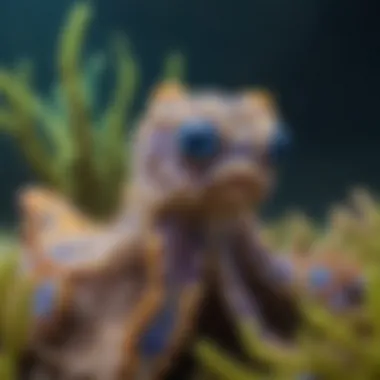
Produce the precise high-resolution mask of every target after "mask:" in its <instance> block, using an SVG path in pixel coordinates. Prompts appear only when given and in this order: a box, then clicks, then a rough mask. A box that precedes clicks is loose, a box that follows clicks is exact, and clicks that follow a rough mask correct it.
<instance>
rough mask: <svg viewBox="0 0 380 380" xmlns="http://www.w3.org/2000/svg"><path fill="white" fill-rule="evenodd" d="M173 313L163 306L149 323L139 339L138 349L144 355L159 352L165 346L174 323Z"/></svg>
mask: <svg viewBox="0 0 380 380" xmlns="http://www.w3.org/2000/svg"><path fill="white" fill-rule="evenodd" d="M175 322H176V321H175V313H174V311H173V309H172V308H171V307H165V308H164V309H163V310H162V311H161V312H160V313H159V314H158V315H157V316H156V318H155V320H154V321H153V322H152V324H151V325H150V327H149V329H148V331H146V332H145V334H144V335H143V336H142V338H141V340H140V349H141V351H142V352H143V354H144V355H146V356H155V355H158V354H160V353H161V352H162V351H163V350H164V349H165V347H166V345H167V343H168V341H169V338H170V335H171V333H172V331H173V327H174V325H175Z"/></svg>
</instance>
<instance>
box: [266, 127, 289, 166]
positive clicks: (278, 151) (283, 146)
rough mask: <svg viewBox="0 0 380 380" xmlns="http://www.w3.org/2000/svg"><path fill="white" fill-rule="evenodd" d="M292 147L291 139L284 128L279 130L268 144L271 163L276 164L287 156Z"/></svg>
mask: <svg viewBox="0 0 380 380" xmlns="http://www.w3.org/2000/svg"><path fill="white" fill-rule="evenodd" d="M291 146H292V137H291V135H290V133H289V132H288V131H287V130H286V129H285V128H279V130H278V132H277V133H276V134H275V136H274V137H273V139H272V141H271V142H270V144H269V148H268V155H269V159H270V161H271V162H274V163H278V162H279V161H281V160H282V159H283V158H284V157H286V156H287V154H288V153H289V151H290V149H291Z"/></svg>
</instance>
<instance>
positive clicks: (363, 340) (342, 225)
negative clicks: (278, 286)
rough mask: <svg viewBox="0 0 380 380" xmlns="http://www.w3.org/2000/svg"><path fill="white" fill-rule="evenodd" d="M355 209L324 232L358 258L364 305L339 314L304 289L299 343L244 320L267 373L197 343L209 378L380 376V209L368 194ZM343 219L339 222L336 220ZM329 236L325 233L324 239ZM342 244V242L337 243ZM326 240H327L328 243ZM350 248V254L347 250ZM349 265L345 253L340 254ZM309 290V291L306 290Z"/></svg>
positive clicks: (248, 341)
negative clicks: (275, 338) (265, 334)
mask: <svg viewBox="0 0 380 380" xmlns="http://www.w3.org/2000/svg"><path fill="white" fill-rule="evenodd" d="M353 198H354V199H353V204H352V206H353V207H351V209H350V208H345V209H342V208H340V212H339V218H336V219H335V217H337V214H336V211H334V212H333V213H332V216H333V217H334V219H335V220H332V221H331V223H330V226H329V229H328V230H327V231H326V233H325V235H328V238H329V239H331V238H332V237H333V239H332V240H330V241H329V243H328V244H334V249H335V250H336V249H338V246H340V248H344V249H345V250H344V251H340V252H343V253H340V254H341V255H343V256H344V255H345V254H346V253H347V254H348V253H350V254H351V255H353V256H355V257H356V258H358V260H359V267H360V268H358V271H360V272H361V275H362V276H361V281H363V284H365V288H364V287H363V291H364V297H363V299H362V303H360V305H350V304H349V302H350V301H349V300H343V302H345V305H344V306H345V307H343V309H341V310H340V311H339V312H337V311H336V309H335V310H334V309H333V308H329V307H326V306H323V305H321V303H319V302H317V300H316V299H313V297H311V295H310V292H308V291H304V292H302V293H300V295H299V302H300V304H301V305H302V311H303V317H304V318H303V320H304V323H303V325H302V326H301V328H300V330H299V333H298V335H297V339H296V341H295V342H294V344H293V343H292V344H279V343H278V342H270V341H268V340H264V339H262V338H260V337H259V330H258V328H257V330H256V329H255V327H253V326H247V324H245V322H244V321H241V322H240V325H239V330H240V333H241V334H240V336H241V340H242V343H243V346H244V347H245V348H246V350H247V352H248V353H249V354H250V355H251V357H252V358H255V360H256V361H257V359H259V360H261V361H262V362H264V363H266V364H267V368H268V372H258V371H255V370H254V369H253V367H252V366H249V365H243V364H242V363H239V362H238V361H236V360H234V359H233V358H231V357H229V356H228V354H226V353H224V352H223V351H221V350H220V349H219V348H218V347H217V346H215V345H214V344H213V343H212V342H208V341H202V342H200V343H199V344H198V345H197V347H196V352H197V354H198V357H199V360H200V362H201V364H202V367H203V368H204V372H205V375H204V378H206V379H212V380H223V379H226V380H227V379H229V380H231V379H233V380H245V379H247V380H248V379H261V380H264V379H268V380H269V379H279V380H287V379H306V378H307V379H314V378H316V379H323V380H325V379H326V380H337V379H343V378H345V379H350V380H359V379H378V378H379V376H380V356H379V350H378V347H379V344H380V342H379V340H380V333H379V331H380V330H379V321H380V293H379V289H380V262H379V261H380V238H379V236H380V235H379V232H380V207H379V206H378V204H377V203H376V202H375V201H374V200H372V199H371V198H370V197H369V196H368V195H367V194H366V193H364V192H359V193H356V194H355V196H354V197H353ZM337 219H339V223H337ZM326 237H327V236H320V237H319V239H320V240H321V241H323V240H326ZM338 242H339V243H338ZM323 244H327V243H326V241H323ZM348 249H350V250H351V252H347V250H348ZM340 259H341V263H344V260H345V257H341V258H340ZM304 290H305V289H304ZM341 301H342V300H340V302H341Z"/></svg>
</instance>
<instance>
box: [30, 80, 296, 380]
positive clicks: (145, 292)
mask: <svg viewBox="0 0 380 380" xmlns="http://www.w3.org/2000/svg"><path fill="white" fill-rule="evenodd" d="M190 119H197V120H207V122H208V123H210V124H212V125H213V126H214V127H215V128H216V130H217V133H218V136H219V137H220V141H221V149H220V151H218V152H217V154H216V155H214V156H212V157H209V158H210V159H207V160H202V161H192V160H188V159H184V157H183V156H182V155H181V151H179V149H178V140H177V136H178V132H179V128H180V126H181V125H182V124H183V123H184V122H186V121H188V120H190ZM277 126H278V115H277V112H276V109H275V108H274V106H273V103H272V102H271V100H270V99H269V97H268V96H267V95H266V94H265V93H260V92H258V93H254V92H253V93H243V94H237V95H230V94H219V93H212V92H211V93H189V92H186V91H184V90H183V89H182V88H180V87H176V86H175V85H170V86H166V87H164V88H161V91H159V92H158V93H157V94H156V96H155V97H154V98H153V99H151V102H150V104H149V105H148V108H147V110H146V112H145V114H144V117H143V118H142V119H141V120H140V126H139V129H138V132H137V135H136V137H135V143H134V144H133V147H134V149H135V153H134V155H133V160H132V179H131V183H130V190H129V192H128V201H127V207H126V211H125V210H123V212H124V213H125V215H124V216H126V218H125V219H124V220H127V222H125V223H124V224H123V223H115V225H113V226H108V227H106V228H105V227H101V226H93V225H92V224H91V223H89V222H88V221H86V220H85V219H83V218H82V217H80V216H79V215H76V216H75V217H74V216H73V212H74V211H73V210H71V209H70V208H69V207H68V206H66V209H65V207H63V209H65V210H66V211H65V212H63V211H62V210H63V209H62V208H61V209H60V210H61V212H62V215H65V216H67V218H69V217H70V218H71V217H73V219H78V220H80V221H81V222H80V223H79V222H78V223H77V222H75V223H74V224H72V225H71V224H70V223H69V226H70V228H71V227H72V226H73V225H75V228H72V230H70V228H69V230H70V231H66V230H64V231H63V229H62V228H58V229H57V231H59V233H58V237H56V239H55V240H54V239H52V240H50V241H49V242H45V241H44V239H43V237H44V236H43V228H42V230H41V227H40V229H39V228H38V226H39V225H38V223H37V225H36V218H35V217H36V214H37V211H35V209H30V208H29V206H28V205H25V204H24V212H25V214H26V218H25V219H26V227H25V228H26V231H28V233H26V234H25V243H26V253H27V258H28V259H29V265H30V266H29V267H27V270H29V273H31V274H32V275H36V276H37V277H40V278H42V279H43V280H46V279H47V278H52V279H53V282H54V281H55V282H56V283H59V284H60V287H59V289H60V291H58V292H57V300H56V301H57V305H58V306H56V307H53V311H51V310H49V308H48V307H46V305H44V306H45V307H44V308H43V309H44V311H45V312H46V313H47V315H45V316H44V318H43V321H44V323H48V325H49V326H52V328H51V329H48V331H47V332H46V331H45V330H46V329H44V328H37V329H36V331H35V332H34V335H35V336H34V341H33V346H32V349H33V351H34V353H35V356H36V357H37V362H38V363H39V365H41V363H42V364H43V366H42V367H43V368H44V370H45V372H47V369H48V368H49V371H51V369H52V368H53V369H54V371H53V372H52V373H53V374H52V373H51V374H50V376H52V377H51V378H57V377H55V376H57V373H58V374H59V376H60V377H59V378H60V379H64V380H70V379H79V378H91V379H99V380H108V379H109V380H118V379H122V378H123V379H131V380H132V379H138V380H139V379H156V378H157V379H162V378H164V377H165V376H167V371H166V370H167V369H170V368H171V367H173V363H175V357H174V355H179V356H177V359H178V362H181V363H182V357H183V355H185V356H186V350H185V349H186V347H188V345H189V344H190V342H191V339H192V338H191V337H192V333H197V334H202V335H206V336H209V337H213V338H215V339H216V340H219V341H220V340H221V343H222V345H225V346H227V347H228V348H231V349H235V351H239V347H238V344H237V343H236V341H237V339H236V337H235V336H233V335H234V333H233V327H231V326H232V325H231V323H232V324H233V321H234V320H235V321H236V320H237V319H240V318H241V317H244V318H248V319H251V320H252V321H253V322H256V321H261V323H262V327H263V329H267V330H268V331H271V332H272V333H275V334H278V335H279V336H283V337H288V336H290V335H291V331H292V330H294V328H295V326H296V324H297V311H296V307H295V303H294V301H293V300H292V297H291V295H290V292H287V291H286V290H281V289H279V287H278V283H276V281H273V279H274V274H275V270H276V269H275V268H276V265H274V264H275V263H274V261H273V260H272V259H271V258H270V257H269V255H268V254H267V252H266V251H265V250H264V249H262V248H261V247H260V246H259V244H258V242H257V238H256V237H255V230H256V228H255V226H254V223H253V221H252V220H251V216H250V214H251V212H248V211H247V210H250V209H252V207H253V206H257V205H259V204H260V203H261V202H262V201H263V199H265V197H266V195H267V194H268V192H269V191H270V189H271V186H272V182H273V169H274V168H273V167H272V164H271V159H270V157H269V147H271V142H272V141H273V138H274V136H275V135H276V131H277ZM25 203H28V202H25ZM37 203H38V202H37ZM55 203H58V200H57V201H56V202H53V204H55ZM45 210H46V211H47V209H46V207H45ZM62 217H63V216H62ZM58 220H61V219H60V217H58ZM45 227H46V226H45ZM73 236H76V237H78V236H79V237H81V242H77V243H78V244H74V245H73V246H71V248H70V246H69V247H68V248H67V243H68V242H70V240H71V241H73ZM41 237H42V238H41ZM101 243H102V244H101ZM65 244H66V245H65ZM86 244H87V245H86ZM75 252H77V253H75ZM28 268H29V269H28ZM50 299H51V292H48V296H47V301H46V302H47V303H49V300H50ZM218 310H219V311H220V313H219V315H218V319H219V321H218V323H215V322H211V323H213V324H214V325H213V326H212V325H210V324H208V323H209V322H210V316H211V315H212V313H214V312H215V311H216V312H217V313H218ZM38 320H39V321H41V317H40V316H39V317H38ZM218 326H219V327H218ZM228 326H230V327H228ZM226 327H228V328H227V329H226ZM230 333H231V334H230ZM228 334H230V336H229V337H228V336H227V335H228ZM234 347H235V348H234ZM182 354H183V355H182ZM181 355H182V356H181ZM47 364H49V365H47ZM174 373H175V372H174ZM172 375H173V372H172ZM86 376H87V377H86ZM173 376H174V375H173ZM178 376H179V375H178V373H177V374H176V375H175V376H174V377H173V378H179V377H178ZM181 376H182V375H181ZM48 378H50V377H48ZM168 378H170V377H168ZM181 378H182V377H181Z"/></svg>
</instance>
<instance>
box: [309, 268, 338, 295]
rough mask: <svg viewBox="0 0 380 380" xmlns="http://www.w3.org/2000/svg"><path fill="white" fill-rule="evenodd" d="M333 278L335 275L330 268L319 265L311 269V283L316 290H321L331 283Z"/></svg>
mask: <svg viewBox="0 0 380 380" xmlns="http://www.w3.org/2000/svg"><path fill="white" fill-rule="evenodd" d="M332 280H333V275H332V273H331V271H330V270H329V269H328V268H323V267H317V268H313V269H311V271H310V273H309V285H310V286H311V288H312V289H314V290H321V289H323V288H324V287H326V286H328V285H330V284H331V283H332Z"/></svg>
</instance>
